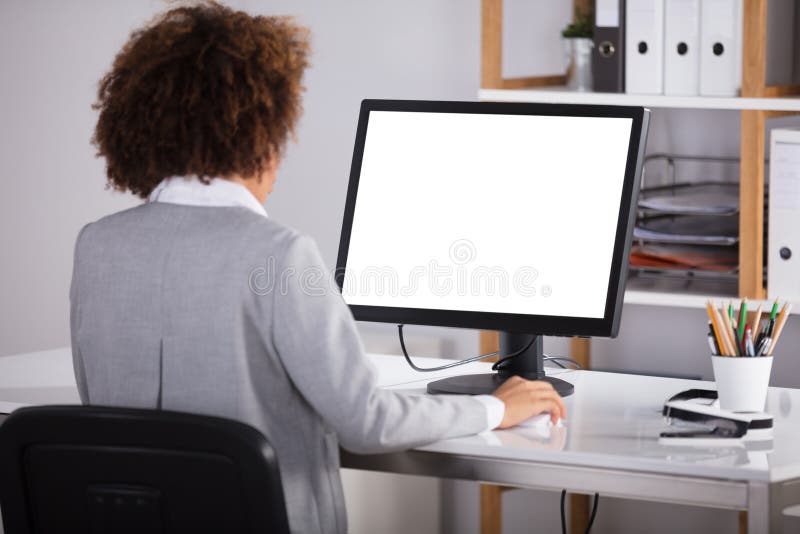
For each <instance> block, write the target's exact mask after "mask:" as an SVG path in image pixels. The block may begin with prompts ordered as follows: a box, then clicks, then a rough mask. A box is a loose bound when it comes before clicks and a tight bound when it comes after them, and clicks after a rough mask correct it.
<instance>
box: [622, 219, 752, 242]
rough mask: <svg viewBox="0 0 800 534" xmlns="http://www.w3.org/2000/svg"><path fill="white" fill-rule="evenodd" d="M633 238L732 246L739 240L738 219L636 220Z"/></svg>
mask: <svg viewBox="0 0 800 534" xmlns="http://www.w3.org/2000/svg"><path fill="white" fill-rule="evenodd" d="M633 238H634V239H640V240H645V241H657V242H661V243H681V244H685V245H735V244H736V243H737V242H738V241H739V220H738V218H737V217H730V216H721V217H714V216H709V215H698V216H686V215H679V216H674V217H660V218H654V219H650V220H645V221H640V222H639V223H637V225H636V227H635V228H634V229H633Z"/></svg>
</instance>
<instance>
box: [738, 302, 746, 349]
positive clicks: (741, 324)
mask: <svg viewBox="0 0 800 534" xmlns="http://www.w3.org/2000/svg"><path fill="white" fill-rule="evenodd" d="M746 321H747V299H742V305H741V307H740V308H739V343H741V342H742V338H743V337H744V323H745V322H746Z"/></svg>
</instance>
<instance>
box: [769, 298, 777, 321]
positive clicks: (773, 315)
mask: <svg viewBox="0 0 800 534" xmlns="http://www.w3.org/2000/svg"><path fill="white" fill-rule="evenodd" d="M776 315H778V299H775V304H773V305H772V311H771V312H770V314H769V318H770V319H773V320H774V319H775V316H776Z"/></svg>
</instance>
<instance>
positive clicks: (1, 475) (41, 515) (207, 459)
mask: <svg viewBox="0 0 800 534" xmlns="http://www.w3.org/2000/svg"><path fill="white" fill-rule="evenodd" d="M0 509H2V513H3V523H4V525H5V534H29V533H30V534H33V533H37V534H39V533H42V534H44V533H62V532H63V533H90V534H95V533H96V534H129V533H130V534H134V533H137V534H151V533H159V534H172V533H181V534H182V533H192V534H197V533H202V532H214V533H228V532H230V533H234V532H236V533H238V532H252V533H255V532H258V533H259V534H263V533H273V532H274V533H285V532H289V527H288V520H287V517H286V506H285V503H284V499H283V490H282V489H281V482H280V474H279V472H278V465H277V462H276V459H275V453H274V451H273V450H272V447H271V446H270V445H269V443H267V440H266V439H265V438H264V436H263V435H262V434H261V433H260V432H258V431H257V430H255V429H254V428H251V427H249V426H247V425H245V424H242V423H238V422H236V421H230V420H227V419H221V418H217V417H205V416H200V415H191V414H185V413H177V412H167V411H154V410H133V409H123V408H102V407H90V406H85V407H84V406H43V407H37V408H24V409H20V410H18V411H16V412H14V413H13V414H11V415H10V416H9V417H8V418H7V419H6V420H5V421H4V422H3V423H2V425H0Z"/></svg>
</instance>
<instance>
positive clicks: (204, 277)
mask: <svg viewBox="0 0 800 534" xmlns="http://www.w3.org/2000/svg"><path fill="white" fill-rule="evenodd" d="M308 50H309V49H308V44H307V40H306V32H305V31H304V30H303V29H302V28H300V27H298V26H295V25H294V24H293V23H292V22H291V21H290V20H288V19H283V18H274V17H253V16H250V15H248V14H246V13H242V12H234V11H232V10H230V9H228V8H225V7H221V6H219V5H217V4H213V3H210V4H202V5H199V6H195V7H183V8H178V9H174V10H172V11H169V12H168V13H166V14H164V15H163V16H161V17H160V18H158V19H157V20H156V21H155V22H153V23H152V24H150V25H148V26H147V27H145V28H143V29H141V30H139V31H136V32H134V33H133V35H132V36H131V39H130V40H129V42H128V43H127V44H126V45H125V46H124V47H123V49H122V51H121V52H120V53H119V55H118V56H117V57H116V59H115V61H114V64H113V67H112V69H111V71H110V72H109V73H108V74H107V75H106V76H105V77H104V78H103V80H102V81H101V82H100V89H99V97H98V102H97V104H96V107H97V109H99V111H100V116H99V120H98V123H97V129H96V132H95V137H94V142H95V144H96V146H97V147H98V150H99V154H100V155H101V156H103V157H104V158H105V160H106V163H107V174H108V182H109V184H110V186H111V187H113V188H114V189H117V190H120V191H130V192H132V193H134V194H136V195H138V196H140V197H142V198H143V199H147V200H148V202H146V203H145V204H143V205H141V206H138V207H136V208H133V209H130V210H127V211H123V212H120V213H116V214H113V215H111V216H108V217H105V218H103V219H101V220H99V221H97V222H94V223H92V224H89V225H87V226H86V227H85V228H84V229H83V230H82V231H81V233H80V235H79V236H78V240H77V244H76V249H75V265H74V272H73V281H72V290H71V330H72V348H73V359H74V365H75V374H76V377H77V381H78V385H79V389H80V393H81V398H82V399H83V401H84V402H85V403H91V404H101V405H113V406H130V407H141V408H155V409H160V408H163V409H170V410H179V411H186V412H196V413H202V414H211V415H217V416H222V417H228V418H232V419H237V420H240V421H243V422H245V423H248V424H250V425H252V426H254V427H256V428H258V429H259V430H261V431H262V432H263V433H264V434H265V435H266V436H267V438H268V439H269V441H270V442H271V443H272V445H273V446H274V448H275V449H276V451H277V456H278V461H279V465H280V471H281V477H282V483H283V486H284V492H285V497H286V503H287V508H288V515H289V522H290V525H291V528H292V530H293V531H295V532H302V533H314V532H338V533H344V532H346V516H345V509H344V501H343V497H342V488H341V483H340V480H339V456H338V455H339V444H340V443H341V445H342V446H343V447H345V448H347V449H349V450H352V451H354V452H360V453H369V452H379V451H387V450H390V449H403V448H407V447H411V446H414V445H417V444H422V443H425V442H431V441H435V440H438V439H442V438H448V437H454V436H459V435H466V434H471V433H477V432H481V431H484V430H487V429H491V428H495V427H498V426H499V427H503V428H504V427H508V426H512V425H514V424H516V423H517V422H519V421H521V420H523V419H526V418H528V417H530V416H532V415H535V414H537V413H540V412H544V411H548V412H550V413H551V416H552V418H553V419H558V418H560V417H564V415H565V411H564V406H563V403H562V402H561V399H560V398H559V397H558V395H557V394H556V393H555V392H554V391H553V389H552V388H551V387H550V386H549V385H548V384H545V383H539V382H528V381H524V380H521V379H514V380H509V381H507V382H506V384H504V385H503V386H502V387H501V388H500V389H498V390H497V391H496V392H495V393H494V394H493V396H488V395H487V396H482V397H476V398H470V397H462V396H451V397H429V396H410V395H403V394H400V393H396V392H392V391H386V390H381V389H378V388H377V385H376V379H375V373H374V371H373V369H372V367H371V366H370V365H369V363H368V362H367V361H366V359H365V357H364V351H363V348H362V346H361V342H360V340H359V338H358V334H357V331H356V327H355V324H354V321H353V318H352V316H351V314H350V312H349V309H348V307H347V306H346V305H345V303H344V302H343V300H342V299H341V297H340V296H339V295H338V294H336V293H335V292H331V291H329V290H327V289H328V288H327V287H324V286H325V284H324V283H323V282H322V281H320V282H319V287H317V288H314V287H311V288H309V287H308V284H309V283H311V282H313V280H309V279H305V280H303V283H304V284H306V286H305V287H303V288H301V287H299V286H298V285H297V284H292V283H289V284H288V285H287V286H286V287H285V288H284V287H280V288H278V287H277V286H276V287H275V288H274V290H271V291H263V287H260V286H259V287H258V288H256V289H258V290H255V289H254V287H253V284H252V274H253V273H255V272H260V273H263V270H264V269H265V268H267V269H274V273H273V274H275V275H276V276H280V275H281V274H286V273H292V272H293V273H302V272H303V271H304V270H305V269H312V268H314V269H320V268H322V262H321V260H320V257H319V253H318V252H317V249H316V246H315V245H314V242H313V241H312V240H311V239H309V238H308V237H305V236H303V235H300V234H299V233H297V232H296V231H294V230H291V229H289V228H287V227H285V226H283V225H281V224H280V223H278V222H275V221H273V220H271V219H269V218H267V214H266V212H265V211H264V208H263V203H264V201H265V199H266V197H267V195H269V193H270V191H271V190H272V185H273V183H274V181H275V174H276V170H277V167H278V163H279V161H280V158H281V154H282V153H283V149H284V146H285V144H286V141H287V138H288V136H289V135H291V134H292V132H293V129H294V126H295V123H296V121H297V119H298V116H299V115H300V112H301V99H300V95H301V91H302V86H301V79H302V75H303V71H304V69H305V67H306V66H307V57H308ZM309 289H312V291H309ZM317 290H322V292H321V294H320V292H319V291H317Z"/></svg>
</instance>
